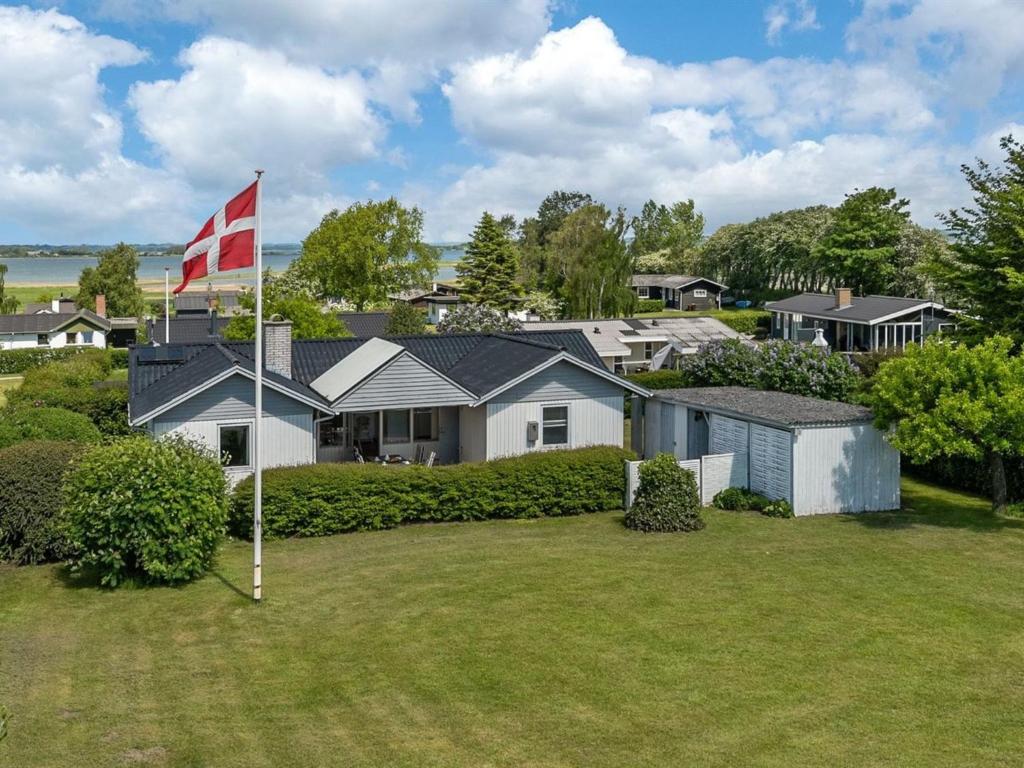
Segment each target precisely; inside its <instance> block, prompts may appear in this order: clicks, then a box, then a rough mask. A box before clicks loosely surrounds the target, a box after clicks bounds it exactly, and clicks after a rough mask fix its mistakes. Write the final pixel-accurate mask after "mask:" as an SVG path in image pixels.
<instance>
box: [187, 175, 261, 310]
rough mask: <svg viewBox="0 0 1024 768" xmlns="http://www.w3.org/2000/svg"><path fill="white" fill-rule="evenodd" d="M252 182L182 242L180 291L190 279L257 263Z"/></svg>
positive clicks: (254, 186) (254, 200)
mask: <svg viewBox="0 0 1024 768" xmlns="http://www.w3.org/2000/svg"><path fill="white" fill-rule="evenodd" d="M258 183H259V182H255V181H254V182H253V183H252V184H250V185H249V186H248V187H246V188H245V189H243V190H242V191H241V192H239V193H238V194H237V195H236V196H235V197H233V198H231V200H229V201H228V203H227V205H225V206H224V207H223V208H221V209H220V210H219V211H217V212H216V213H215V214H213V216H211V217H210V220H209V221H207V222H206V224H204V225H203V228H202V229H201V230H199V234H198V235H196V236H195V238H194V239H193V240H192V242H190V243H189V244H188V245H186V246H185V256H184V258H183V259H182V262H181V285H179V286H178V287H177V288H175V289H174V292H175V293H181V291H183V290H184V288H185V286H186V285H188V284H189V281H191V280H195V279H197V278H200V277H206V276H207V275H213V274H216V273H217V272H227V271H229V270H232V269H242V268H243V267H251V266H253V265H254V264H255V263H256V257H255V252H256V189H257V186H258Z"/></svg>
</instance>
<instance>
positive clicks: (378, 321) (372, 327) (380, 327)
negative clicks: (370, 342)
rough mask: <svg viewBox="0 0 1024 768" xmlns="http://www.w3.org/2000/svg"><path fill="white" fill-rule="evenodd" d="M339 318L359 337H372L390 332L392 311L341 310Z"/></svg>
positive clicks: (349, 330) (350, 331)
mask: <svg viewBox="0 0 1024 768" xmlns="http://www.w3.org/2000/svg"><path fill="white" fill-rule="evenodd" d="M338 319H339V320H341V322H342V323H344V325H345V327H346V328H348V332H349V333H351V334H352V335H353V336H355V337H356V338H357V339H372V338H374V337H375V336H376V337H378V338H379V337H381V336H385V335H386V334H387V332H388V321H389V320H390V319H391V313H390V312H339V313H338Z"/></svg>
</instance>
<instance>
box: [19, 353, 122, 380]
mask: <svg viewBox="0 0 1024 768" xmlns="http://www.w3.org/2000/svg"><path fill="white" fill-rule="evenodd" d="M97 351H99V353H100V354H106V355H107V356H108V357H109V359H110V364H111V366H113V367H114V368H127V367H128V350H127V349H108V350H106V352H105V353H104V352H103V350H95V349H90V348H88V347H57V348H56V349H51V348H49V347H29V348H27V349H5V350H2V351H0V376H7V375H11V374H16V373H25V371H27V370H29V369H31V368H38V367H39V366H41V365H45V364H46V363H53V362H59V361H61V360H68V359H69V358H72V357H75V356H76V355H81V354H85V353H89V354H94V353H96V352H97Z"/></svg>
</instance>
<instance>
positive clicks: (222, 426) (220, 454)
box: [217, 419, 256, 472]
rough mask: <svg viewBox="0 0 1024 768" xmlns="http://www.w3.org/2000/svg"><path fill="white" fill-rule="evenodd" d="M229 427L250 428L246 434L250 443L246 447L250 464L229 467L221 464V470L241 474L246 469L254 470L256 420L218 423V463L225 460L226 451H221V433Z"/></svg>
mask: <svg viewBox="0 0 1024 768" xmlns="http://www.w3.org/2000/svg"><path fill="white" fill-rule="evenodd" d="M227 427H248V428H249V431H248V432H246V433H245V435H246V442H247V443H248V444H247V446H246V453H248V454H249V463H248V464H237V465H235V466H228V465H227V464H221V468H222V469H225V470H228V471H231V472H241V471H244V470H246V469H252V468H253V464H252V434H253V431H254V430H255V429H256V420H255V419H241V420H238V421H218V422H217V461H218V462H222V461H223V460H224V451H222V450H221V446H220V432H221V430H222V429H225V428H227Z"/></svg>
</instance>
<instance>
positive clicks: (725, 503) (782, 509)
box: [711, 487, 793, 517]
mask: <svg viewBox="0 0 1024 768" xmlns="http://www.w3.org/2000/svg"><path fill="white" fill-rule="evenodd" d="M711 504H712V506H714V507H717V508H718V509H726V510H729V511H733V512H735V511H745V512H760V513H761V514H762V515H765V516H767V517H792V516H793V505H791V504H790V503H789V502H788V501H786V500H785V499H777V500H775V501H772V500H771V499H769V498H768V497H767V496H762V495H761V494H759V493H755V492H754V491H751V490H749V489H747V488H738V487H733V488H725V489H723V490H721V491H719V492H718V493H716V494H715V498H713V499H712V500H711Z"/></svg>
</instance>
